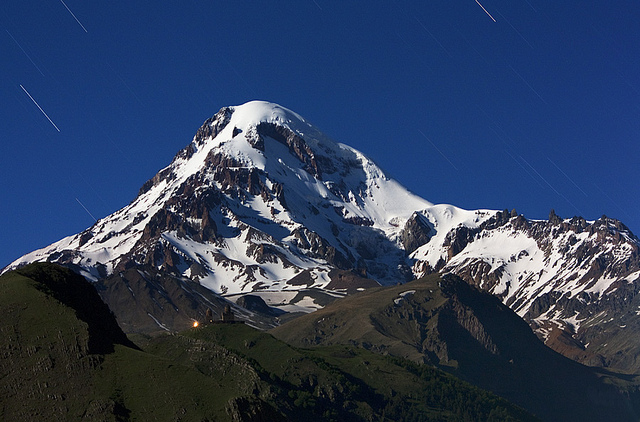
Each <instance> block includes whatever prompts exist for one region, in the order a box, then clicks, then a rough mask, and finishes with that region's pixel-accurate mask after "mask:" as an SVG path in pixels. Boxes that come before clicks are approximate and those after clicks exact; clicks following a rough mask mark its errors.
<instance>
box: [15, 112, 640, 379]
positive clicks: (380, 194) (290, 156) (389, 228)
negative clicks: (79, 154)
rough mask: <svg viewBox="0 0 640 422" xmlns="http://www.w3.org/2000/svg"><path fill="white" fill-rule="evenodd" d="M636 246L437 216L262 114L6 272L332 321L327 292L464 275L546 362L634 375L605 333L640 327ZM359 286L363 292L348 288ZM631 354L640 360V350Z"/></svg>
mask: <svg viewBox="0 0 640 422" xmlns="http://www.w3.org/2000/svg"><path fill="white" fill-rule="evenodd" d="M638 245H640V241H639V240H638V238H637V237H636V236H635V235H633V233H631V232H630V231H629V230H628V228H626V227H625V226H624V225H623V224H622V223H620V222H618V221H617V220H612V219H608V218H606V217H603V218H601V219H598V220H595V221H593V222H587V221H586V220H584V219H581V218H579V217H574V218H572V219H561V218H560V217H558V216H557V215H556V214H555V213H554V212H552V213H551V214H550V216H549V220H548V221H540V220H528V219H526V218H525V217H524V216H522V215H519V214H518V213H517V212H515V210H514V211H512V212H508V211H507V210H504V211H492V210H463V209H460V208H457V207H455V206H452V205H446V204H437V205H434V204H432V203H431V202H429V201H427V200H424V199H422V198H419V197H418V196H416V195H414V194H412V193H410V192H409V191H408V190H406V189H405V188H403V187H402V186H401V185H400V184H399V183H398V182H396V181H395V180H393V179H391V178H389V177H388V176H386V175H385V174H384V172H383V171H382V170H381V169H380V168H379V167H377V166H376V165H375V164H374V163H373V162H372V161H371V160H369V159H368V158H367V157H366V156H365V155H364V154H362V153H360V152H359V151H357V150H355V149H353V148H351V147H348V146H347V145H344V144H340V143H336V142H334V141H332V140H330V139H328V138H327V137H326V136H325V135H323V134H322V133H321V132H320V131H319V130H318V129H317V128H315V127H314V126H312V125H311V124H309V123H308V122H307V121H306V120H305V119H304V118H302V117H301V116H299V115H297V114H296V113H294V112H292V111H290V110H288V109H286V108H284V107H281V106H278V105H276V104H272V103H268V102H262V101H254V102H250V103H247V104H244V105H241V106H235V107H225V108H222V109H221V110H220V111H219V112H218V113H217V114H216V115H214V116H213V117H212V118H210V119H208V120H207V121H205V123H204V124H203V125H202V126H201V127H200V129H198V131H197V132H196V135H195V136H194V138H193V140H192V142H191V143H190V144H189V145H187V146H186V147H185V148H183V149H182V150H180V151H179V152H178V154H176V156H175V157H174V159H173V161H172V162H171V164H170V165H169V166H167V167H165V168H164V169H162V170H160V171H159V172H158V173H157V174H156V175H155V176H154V177H153V178H152V179H150V180H149V181H147V182H146V183H144V184H143V186H142V187H141V189H140V192H139V194H138V196H137V197H136V198H135V199H134V200H133V201H132V202H131V203H130V204H129V205H128V206H126V207H124V208H123V209H121V210H119V211H117V212H115V213H113V214H112V215H110V216H108V217H105V218H104V219H101V220H99V221H98V222H96V224H94V225H93V226H92V227H91V228H89V229H87V230H85V231H83V232H82V233H79V234H77V235H74V236H69V237H67V238H65V239H63V240H61V241H59V242H57V243H54V244H53V245H50V246H49V247H46V248H43V249H40V250H38V251H34V252H32V253H30V254H27V255H25V256H24V257H22V258H20V259H18V260H16V261H14V262H13V263H12V264H10V265H9V266H8V267H6V268H5V270H3V271H6V270H8V269H12V268H16V267H19V266H20V265H23V264H25V263H27V262H32V261H52V262H57V263H60V264H63V265H66V266H69V267H70V268H73V269H74V270H76V271H77V272H79V273H81V274H82V275H84V276H86V277H87V278H89V279H91V280H93V281H95V282H100V281H101V280H105V279H107V278H111V279H114V277H115V278H118V277H120V275H122V274H125V273H127V272H129V274H133V275H132V276H134V277H138V275H135V274H134V273H131V271H134V272H137V273H138V274H139V275H142V277H143V278H144V279H145V280H147V284H148V283H149V280H152V279H154V278H157V277H165V278H166V279H171V280H172V281H171V283H173V284H172V285H173V286H177V287H176V288H175V289H174V288H173V287H169V288H156V290H155V291H157V292H159V293H158V294H159V295H160V296H162V297H168V296H167V292H168V291H174V292H180V291H181V289H182V287H180V286H188V285H189V284H188V283H193V284H194V285H201V286H203V287H205V288H206V289H208V290H209V291H210V292H211V293H206V292H205V293H204V295H205V296H207V298H208V299H207V300H208V301H215V300H218V299H214V298H217V297H219V296H220V295H222V296H225V297H226V298H227V299H229V300H232V301H235V300H237V299H238V298H240V297H241V296H242V295H246V294H252V295H258V296H261V297H262V298H263V299H264V300H265V301H266V302H267V304H271V305H279V306H280V307H281V309H283V310H287V309H289V310H297V311H305V312H309V311H312V310H315V309H318V308H320V307H321V306H322V305H320V304H319V303H320V302H321V301H318V300H319V299H318V298H317V294H316V293H317V292H318V291H324V292H325V293H326V294H327V295H328V296H331V297H335V296H336V295H338V296H339V295H343V294H344V293H345V292H346V291H348V290H349V289H351V291H353V290H357V289H358V288H364V286H369V285H373V284H375V283H376V282H378V283H381V284H395V283H398V282H406V281H409V280H411V279H414V278H419V277H421V276H424V275H427V274H430V273H432V272H442V273H446V272H453V273H456V274H458V275H460V276H461V277H462V278H463V279H465V280H466V281H467V282H469V283H471V284H474V285H476V286H478V287H480V288H481V289H484V290H487V291H489V292H491V293H492V294H495V295H497V296H498V297H500V298H501V299H502V300H503V302H505V303H506V304H508V305H509V306H510V307H511V308H512V309H514V310H515V311H516V312H517V313H518V314H519V315H520V316H521V317H523V318H524V319H525V320H527V322H528V323H529V324H530V326H531V327H532V328H533V329H534V331H536V333H537V334H538V336H539V337H540V338H541V339H542V340H544V341H546V342H547V344H549V345H550V346H551V347H553V348H556V349H557V350H562V352H563V353H565V354H567V355H570V356H572V357H573V358H575V359H577V360H579V361H583V362H585V363H590V364H595V365H601V366H610V367H616V368H619V369H624V370H628V371H636V370H640V362H638V363H637V362H635V361H632V360H629V359H624V358H621V357H620V356H617V355H616V354H617V351H616V350H612V349H611V348H610V347H609V348H608V344H609V343H608V338H609V335H608V334H607V333H605V332H603V330H600V329H599V327H601V324H603V322H602V321H605V320H608V318H611V317H612V316H614V315H616V312H619V311H620V309H622V308H624V310H623V312H624V314H625V315H627V317H626V318H627V319H628V320H629V322H628V323H627V324H626V325H628V326H631V325H633V324H636V323H635V322H633V321H638V318H637V315H636V316H634V313H633V311H634V309H633V306H634V305H633V303H635V301H636V298H638V287H637V286H638V285H640V259H639V258H638V256H639V253H638V250H639V248H638ZM160 274H161V275H160ZM358 277H359V278H358ZM356 279H357V280H359V281H357V283H360V284H357V285H355V284H349V283H354V282H355V280H356ZM123 280H124V279H123ZM123 280H120V281H118V283H119V282H123ZM366 280H369V281H366ZM125 281H126V280H125ZM185 283H186V284H185ZM125 284H126V282H125ZM166 286H168V285H166ZM310 290H313V291H314V292H316V293H313V294H311V293H305V292H309V291H310ZM138 294H139V293H138ZM176 294H177V293H176ZM298 295H302V298H301V299H300V298H299V299H300V300H299V301H298V302H296V303H297V305H295V306H293V304H291V303H289V301H290V300H291V299H292V298H294V297H297V296H298ZM134 296H135V293H134V292H131V297H130V298H129V299H128V300H130V301H131V300H134ZM103 297H104V296H103ZM104 298H105V300H106V301H107V303H109V304H110V306H112V303H110V302H109V298H108V297H104ZM125 299H126V298H125V297H124V296H121V300H125ZM637 300H640V299H637ZM168 302H171V303H173V305H175V304H176V303H178V301H177V300H173V299H171V300H169V301H168ZM205 302H206V301H201V303H200V304H199V305H192V304H191V303H192V302H189V303H190V304H189V305H187V304H183V305H180V306H177V305H175V306H174V308H175V309H174V311H173V312H174V313H173V314H171V315H170V314H169V312H170V311H168V310H167V309H164V307H163V306H160V305H159V304H158V305H156V304H154V303H148V304H147V305H145V307H144V309H145V312H144V313H146V314H148V315H153V316H154V318H155V319H158V321H159V323H158V324H156V326H162V325H165V326H171V322H170V321H172V320H173V318H174V317H173V316H172V315H174V314H176V313H180V312H182V313H183V314H184V315H185V316H184V317H182V318H181V319H180V321H182V322H180V324H182V325H180V326H181V327H183V326H184V324H185V323H186V321H187V320H188V319H189V318H196V317H197V315H201V314H202V313H203V312H204V309H206V308H204V306H205V304H204V303H205ZM287 306H288V308H287ZM122 309H123V310H122V312H125V310H124V309H126V306H125V307H122ZM236 309H238V310H239V311H242V310H241V308H240V307H237V308H236ZM116 312H119V311H116ZM187 314H189V316H187ZM245 315H246V316H247V318H251V317H252V316H251V314H249V313H246V312H245ZM149 318H150V317H149ZM163 318H166V319H167V323H166V324H165V323H164V322H163ZM130 319H131V318H130ZM135 321H136V320H135V319H132V325H131V329H133V330H135V329H136V327H135V324H136V322H135ZM145 325H146V324H145ZM620 325H625V324H620ZM146 326H148V325H146ZM638 327H639V328H640V325H638ZM619 330H620V328H618V329H617V331H619ZM621 338H622V337H621ZM624 347H625V350H628V351H635V352H638V353H639V354H640V346H636V345H631V344H625V345H624ZM589 348H590V350H587V349H589ZM635 352H634V353H635Z"/></svg>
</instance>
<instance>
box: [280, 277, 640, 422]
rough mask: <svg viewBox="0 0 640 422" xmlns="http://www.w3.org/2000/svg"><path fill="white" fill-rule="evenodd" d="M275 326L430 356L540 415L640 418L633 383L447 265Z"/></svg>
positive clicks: (300, 337) (308, 343)
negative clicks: (578, 358)
mask: <svg viewBox="0 0 640 422" xmlns="http://www.w3.org/2000/svg"><path fill="white" fill-rule="evenodd" d="M272 333H273V334H274V335H275V336H276V337H278V338H280V339H282V340H284V341H287V342H290V343H291V344H294V345H297V346H301V347H314V346H327V345H338V344H349V345H354V346H358V347H361V348H364V349H367V350H371V351H374V352H377V353H381V354H385V355H392V356H398V357H402V358H406V359H409V360H412V361H414V362H417V363H421V364H426V365H435V366H436V367H440V368H442V369H445V370H447V371H448V372H450V373H452V374H455V375H456V376H458V377H460V378H462V379H465V380H467V381H469V382H471V383H473V384H475V385H478V386H480V387H482V388H486V389H489V390H491V391H493V392H495V393H497V394H499V395H501V396H503V397H506V398H508V399H509V400H512V401H513V402H515V403H518V404H519V405H521V406H523V407H525V408H527V409H528V410H530V411H532V412H533V413H535V414H537V415H539V416H540V417H541V418H543V419H544V420H565V421H566V420H575V421H584V420H592V421H593V420H602V421H613V420H616V421H622V420H637V416H636V415H637V413H636V412H637V411H636V410H633V409H632V401H633V400H636V401H637V398H635V399H634V397H637V389H636V388H635V387H633V386H632V385H630V384H628V383H627V381H624V379H623V378H621V377H620V376H618V375H615V374H612V373H607V372H605V371H602V370H595V369H592V368H588V367H585V366H582V365H580V364H578V363H576V362H574V361H571V360H569V359H567V358H564V357H563V356H561V355H559V354H558V353H556V352H554V351H552V350H551V349H549V348H547V347H546V346H544V345H543V344H542V343H541V342H540V341H539V340H538V339H537V338H536V336H535V335H534V334H533V333H532V332H531V330H530V329H529V327H528V326H527V324H526V323H525V322H524V321H523V320H522V319H521V318H519V317H518V316H517V315H516V314H515V313H513V311H511V310H510V309H509V308H508V307H507V306H505V305H503V304H502V303H501V302H500V301H499V300H498V299H497V298H495V297H493V296H491V295H489V294H487V293H483V292H481V291H479V290H477V289H475V288H473V287H471V286H469V285H468V284H467V283H465V282H464V281H462V280H461V279H460V278H458V277H456V276H453V275H446V276H444V277H442V278H440V277H439V276H438V275H432V276H428V277H426V278H424V279H421V280H418V281H414V282H411V283H407V284H403V285H400V286H395V287H387V288H377V289H370V290H368V291H366V292H363V293H360V294H357V295H354V296H351V297H347V298H344V299H342V300H339V301H336V302H334V303H332V304H330V305H329V306H327V307H325V308H324V309H321V310H319V311H317V312H314V313H313V314H309V315H306V316H303V317H300V318H298V319H296V320H294V321H291V322H289V323H286V324H284V325H282V326H280V327H277V328H276V329H274V330H272ZM629 378H630V377H629ZM614 382H615V383H618V384H620V383H622V384H624V388H625V391H626V392H624V393H622V392H619V391H618V390H617V389H616V388H615V387H613V385H611V383H614ZM630 392H631V393H630ZM634 392H635V393H634ZM634 394H635V395H634ZM630 397H631V399H630ZM636 409H637V403H636Z"/></svg>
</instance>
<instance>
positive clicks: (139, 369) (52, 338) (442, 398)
mask: <svg viewBox="0 0 640 422" xmlns="http://www.w3.org/2000/svg"><path fill="white" fill-rule="evenodd" d="M87 287H89V289H87ZM91 288H92V286H90V285H89V284H88V283H86V282H85V281H84V280H83V279H81V278H78V276H76V275H75V274H73V273H72V272H70V271H68V270H66V269H63V268H61V267H57V266H55V265H51V264H34V265H31V266H27V267H25V268H23V269H21V270H20V271H18V272H12V273H8V274H5V275H3V276H2V277H0V315H1V316H2V318H0V335H1V340H2V341H1V342H0V420H7V421H8V420H11V421H31V420H56V419H57V420H80V419H82V420H88V421H127V420H131V421H133V420H153V421H175V420H184V421H278V420H292V421H297V420H305V421H310V422H311V421H331V420H335V421H345V420H354V421H360V420H362V421H364V420H373V421H394V420H398V421H399V420H403V421H411V420H416V421H418V420H420V421H425V420H437V421H458V420H495V421H498V420H532V417H531V416H530V415H528V414H527V413H526V412H524V411H523V410H521V409H520V408H517V407H515V406H514V405H512V404H510V403H508V402H507V401H505V400H503V399H500V398H498V397H496V396H494V395H493V394H490V393H487V392H485V391H482V390H480V389H478V388H476V387H472V386H470V385H469V384H466V383H464V382H461V381H459V380H457V379H455V378H454V377H452V376H450V375H447V374H445V373H443V372H442V371H438V370H435V369H433V368H428V367H426V366H418V365H415V364H413V363H411V362H409V361H407V360H404V359H397V358H392V357H388V356H382V355H380V354H376V353H373V352H370V351H367V350H363V349H360V348H355V347H351V346H332V347H323V348H316V349H313V350H306V349H297V348H294V347H291V346H289V345H287V344H286V343H284V342H282V341H280V340H277V339H275V338H274V337H272V336H271V335H270V334H268V333H264V332H260V331H257V330H254V329H252V328H250V327H248V326H245V325H243V324H233V325H224V324H221V325H209V326H203V327H200V328H198V329H191V330H188V331H186V332H184V333H181V334H176V335H164V336H159V337H154V338H144V337H138V340H139V344H140V346H141V348H138V347H136V346H134V345H133V344H132V343H131V342H129V340H128V339H127V338H126V337H125V336H124V335H123V334H122V332H121V331H120V330H119V329H118V328H117V325H115V320H114V319H113V316H112V315H111V313H110V312H109V311H108V309H107V308H106V307H104V305H103V304H102V303H101V302H99V298H98V296H97V294H96V293H95V291H92V290H91ZM91 292H92V293H91ZM96 299H98V300H97V301H96Z"/></svg>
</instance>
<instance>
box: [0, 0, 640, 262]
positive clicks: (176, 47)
mask: <svg viewBox="0 0 640 422" xmlns="http://www.w3.org/2000/svg"><path fill="white" fill-rule="evenodd" d="M480 3H481V4H482V6H484V8H485V9H486V11H487V12H488V14H487V13H485V11H484V10H483V9H482V8H481V6H480V4H479V3H477V2H476V1H475V0H461V1H450V0H447V1H445V0H442V1H430V2H424V1H402V0H398V1H367V2H364V1H352V2H344V1H326V0H308V1H307V0H297V1H278V2H250V1H232V2H207V1H185V2H164V1H163V2H135V1H133V2H132V1H119V0H114V1H110V2H87V1H79V0H65V1H64V2H63V1H61V0H47V1H43V0H38V1H34V0H4V1H3V2H2V3H1V4H0V54H1V56H2V61H1V63H2V66H1V67H0V72H1V73H0V96H1V99H2V101H1V102H0V117H1V119H2V120H1V122H2V124H1V125H0V148H1V149H0V160H1V166H0V177H1V178H2V179H1V180H2V183H1V184H0V195H1V197H2V206H1V207H0V221H1V224H0V239H2V241H1V242H0V267H2V266H4V265H6V264H8V263H9V262H10V261H12V260H13V259H16V258H18V257H19V256H21V255H22V254H24V253H27V252H30V251H32V250H34V249H36V248H40V247H43V246H46V245H48V244H50V243H52V242H54V241H56V240H59V239H60V238H62V237H64V236H67V235H71V234H75V233H77V232H79V231H81V230H83V229H85V228H86V227H89V226H90V225H91V224H92V223H93V218H92V216H94V217H95V218H101V217H104V216H106V215H108V214H110V213H112V212H114V211H116V210H118V209H119V208H121V207H123V206H125V205H126V204H128V203H129V202H130V201H131V200H132V199H133V198H134V197H135V196H136V194H137V192H138V189H139V188H140V186H142V184H143V183H144V182H145V181H146V180H147V179H149V178H151V177H152V176H153V175H154V174H155V173H156V172H157V171H158V170H159V169H161V168H162V167H164V166H166V165H167V164H169V162H170V161H171V159H172V157H173V155H174V154H175V153H176V152H177V151H178V150H179V149H180V148H182V147H184V146H185V145H187V144H188V143H189V142H190V141H191V139H192V137H193V135H194V134H195V131H196V130H197V128H198V127H199V126H200V125H201V124H202V122H203V121H204V120H205V119H206V118H208V117H210V116H211V115H213V114H214V113H215V112H216V111H218V110H219V109H220V108H221V107H223V106H226V105H236V104H242V103H244V102H247V101H250V100H253V99H261V100H268V101H273V102H276V103H279V104H281V105H283V106H285V107H288V108H290V109H292V110H294V111H296V112H297V113H299V114H301V115H302V116H304V117H305V118H306V119H308V120H309V121H311V122H312V123H314V124H315V125H316V126H318V127H319V128H320V129H321V130H323V131H324V132H325V133H327V134H328V135H329V136H331V137H333V138H334V139H335V140H337V141H339V142H343V143H346V144H349V145H351V146H353V147H355V148H357V149H359V150H360V151H362V152H364V153H365V154H366V155H368V156H370V157H371V158H372V159H374V161H376V162H377V163H378V164H379V165H380V166H381V167H382V168H383V169H385V170H386V171H387V172H388V173H389V174H390V175H391V176H393V177H395V178H396V179H397V180H398V181H400V182H401V183H402V184H404V185H405V186H407V187H408V188H409V189H410V190H412V191H413V192H415V193H417V194H419V195H421V196H423V197H424V198H426V199H427V200H429V201H431V202H435V203H450V204H454V205H457V206H460V207H462V208H466V209H475V208H491V209H503V208H509V209H511V208H514V207H515V208H516V209H517V210H518V211H519V212H520V213H523V214H525V216H527V217H529V218H535V219H544V218H546V217H547V216H548V214H549V210H550V209H551V208H554V209H555V210H556V212H557V213H558V214H559V215H560V216H562V217H571V216H573V215H582V216H584V217H585V218H587V219H595V218H598V217H600V216H601V215H602V214H606V215H609V216H612V217H616V218H619V219H621V220H622V221H623V222H624V223H625V224H627V225H628V226H629V227H630V228H631V229H632V230H633V231H634V232H635V233H636V234H638V233H640V216H639V215H638V212H637V209H638V205H639V199H638V198H639V194H640V183H639V179H638V169H639V168H640V146H639V142H638V140H639V135H640V119H639V116H640V73H639V71H640V25H639V24H638V22H640V2H638V1H637V0H621V1H582V2H579V3H576V2H558V1H537V0H509V1H507V0H483V1H481V2H480ZM578 4H579V7H576V5H578ZM489 14H490V15H491V17H490V16H489ZM492 17H493V19H495V22H494V20H493V19H492ZM29 96H31V97H32V98H33V100H32V98H30V97H29ZM34 101H35V102H37V104H38V105H39V106H40V107H41V108H42V111H41V110H40V109H39V108H38V106H37V105H36V104H35V102H34ZM45 113H46V115H45ZM49 119H50V120H51V121H49ZM54 125H55V126H54ZM58 130H59V132H58ZM85 208H86V210H85ZM90 214H91V215H90Z"/></svg>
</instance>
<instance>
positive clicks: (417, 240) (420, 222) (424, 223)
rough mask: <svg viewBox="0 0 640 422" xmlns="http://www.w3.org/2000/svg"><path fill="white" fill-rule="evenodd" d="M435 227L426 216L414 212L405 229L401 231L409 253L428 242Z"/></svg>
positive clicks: (403, 244)
mask: <svg viewBox="0 0 640 422" xmlns="http://www.w3.org/2000/svg"><path fill="white" fill-rule="evenodd" d="M432 232H433V228H432V227H431V225H430V224H429V221H428V220H426V219H425V218H424V216H422V215H420V214H418V213H414V214H413V215H412V216H411V218H409V220H407V223H406V224H405V225H404V229H403V230H402V233H401V235H400V236H401V239H402V246H403V247H404V250H405V251H407V253H411V252H413V251H415V250H416V249H418V248H419V247H420V246H422V245H424V244H426V243H427V242H428V241H429V239H431V235H432Z"/></svg>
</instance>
